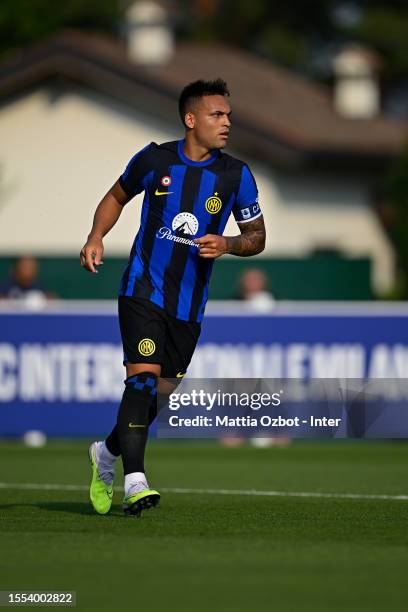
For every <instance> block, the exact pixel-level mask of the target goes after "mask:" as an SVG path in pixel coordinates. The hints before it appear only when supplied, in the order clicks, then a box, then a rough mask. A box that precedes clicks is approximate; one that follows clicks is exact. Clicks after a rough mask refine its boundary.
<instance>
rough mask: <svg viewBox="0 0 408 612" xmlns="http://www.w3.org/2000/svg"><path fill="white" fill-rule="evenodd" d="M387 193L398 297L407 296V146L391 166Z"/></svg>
mask: <svg viewBox="0 0 408 612" xmlns="http://www.w3.org/2000/svg"><path fill="white" fill-rule="evenodd" d="M388 193H389V198H390V203H391V206H392V209H393V222H392V226H391V237H392V239H393V242H394V245H395V248H396V250H397V253H398V263H399V266H400V270H401V272H400V274H401V278H400V281H399V293H400V296H399V297H404V298H407V297H408V147H407V148H406V149H405V150H404V151H403V152H402V154H401V156H400V157H399V159H398V160H397V162H396V163H395V166H394V167H393V168H392V170H391V172H390V175H389V179H388Z"/></svg>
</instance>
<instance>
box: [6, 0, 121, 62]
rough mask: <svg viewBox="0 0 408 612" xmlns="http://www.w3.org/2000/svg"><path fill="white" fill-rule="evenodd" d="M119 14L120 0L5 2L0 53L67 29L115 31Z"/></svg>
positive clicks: (10, 0) (7, 0)
mask: <svg viewBox="0 0 408 612" xmlns="http://www.w3.org/2000/svg"><path fill="white" fill-rule="evenodd" d="M118 15H119V3H118V2H117V0H86V1H84V0H64V2H55V1H53V0H1V2H0V53H4V52H5V51H7V50H10V49H13V48H16V47H24V46H27V45H29V44H31V43H33V42H35V41H37V40H40V39H42V38H44V37H45V36H47V35H50V34H52V33H53V32H55V31H56V30H58V29H60V28H64V27H72V28H83V29H100V30H105V31H113V30H114V29H115V27H116V24H117V21H118Z"/></svg>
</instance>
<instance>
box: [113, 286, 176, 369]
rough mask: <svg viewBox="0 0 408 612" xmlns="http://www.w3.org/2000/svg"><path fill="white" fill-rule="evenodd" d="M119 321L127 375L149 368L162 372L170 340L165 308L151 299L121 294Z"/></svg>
mask: <svg viewBox="0 0 408 612" xmlns="http://www.w3.org/2000/svg"><path fill="white" fill-rule="evenodd" d="M119 325H120V332H121V336H122V344H123V363H124V365H125V366H126V372H127V375H128V376H132V375H134V374H138V373H139V372H142V371H146V370H147V371H152V372H153V373H154V374H156V375H157V376H159V375H160V373H161V367H162V363H163V358H164V350H165V343H166V323H165V318H164V316H163V312H162V311H161V309H159V308H158V307H157V306H155V304H152V303H151V302H149V301H148V300H141V299H139V298H132V297H126V296H121V297H120V298H119Z"/></svg>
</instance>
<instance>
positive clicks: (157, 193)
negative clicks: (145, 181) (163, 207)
mask: <svg viewBox="0 0 408 612" xmlns="http://www.w3.org/2000/svg"><path fill="white" fill-rule="evenodd" d="M169 193H174V191H159V190H158V189H156V191H155V192H154V195H156V196H161V195H169Z"/></svg>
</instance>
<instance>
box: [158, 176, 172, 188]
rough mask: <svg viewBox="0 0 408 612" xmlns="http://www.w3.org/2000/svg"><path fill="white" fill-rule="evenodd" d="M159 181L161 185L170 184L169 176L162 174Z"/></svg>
mask: <svg viewBox="0 0 408 612" xmlns="http://www.w3.org/2000/svg"><path fill="white" fill-rule="evenodd" d="M160 182H161V184H162V185H163V187H169V186H170V185H171V178H170V177H169V176H162V178H161V179H160Z"/></svg>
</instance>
